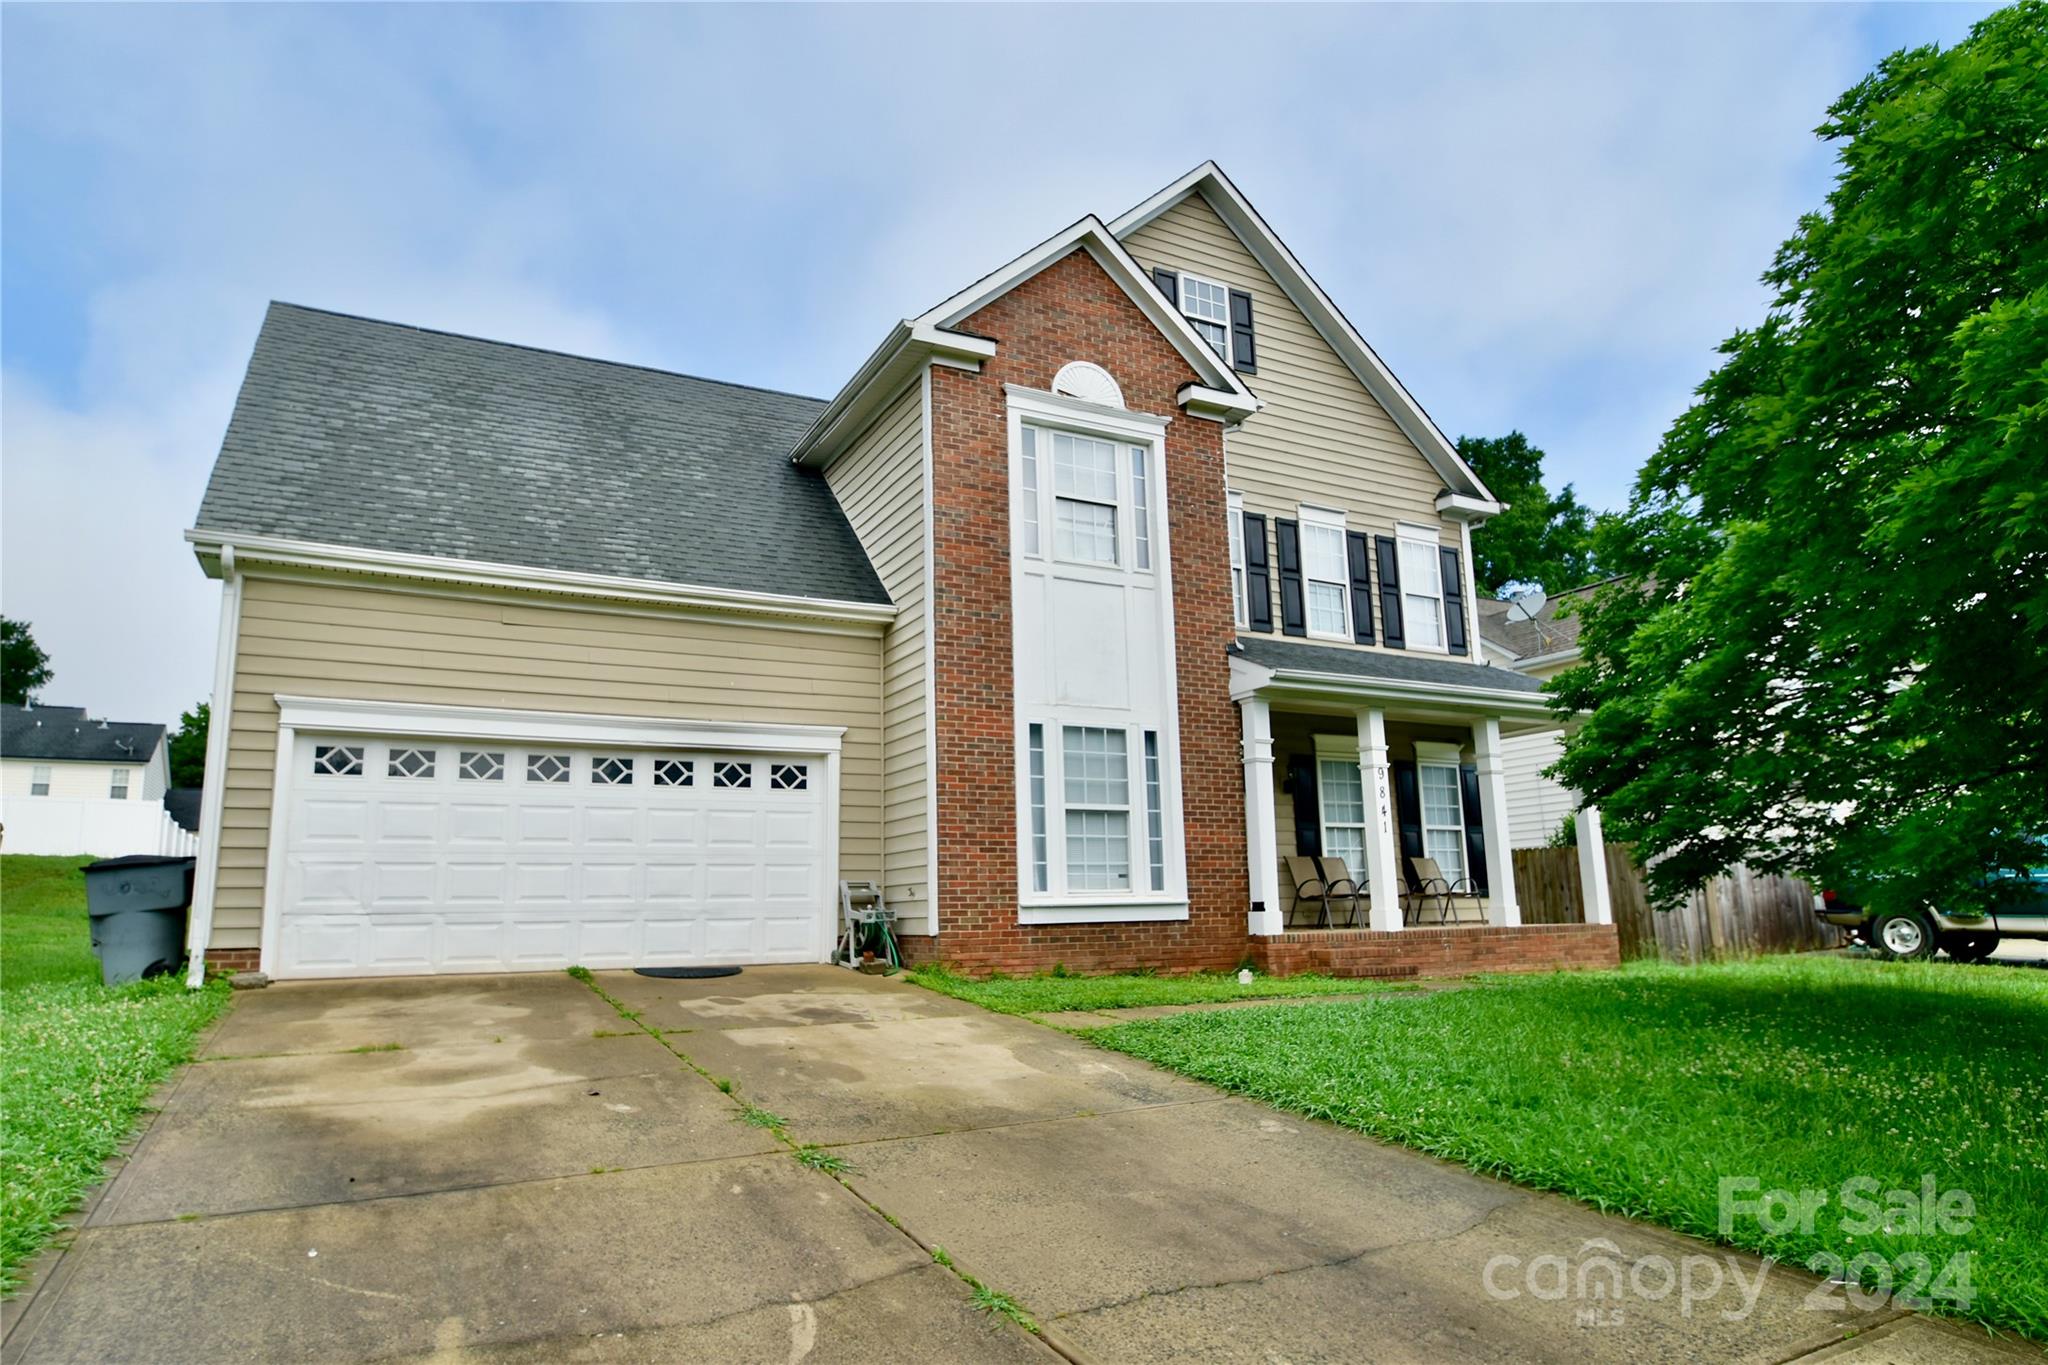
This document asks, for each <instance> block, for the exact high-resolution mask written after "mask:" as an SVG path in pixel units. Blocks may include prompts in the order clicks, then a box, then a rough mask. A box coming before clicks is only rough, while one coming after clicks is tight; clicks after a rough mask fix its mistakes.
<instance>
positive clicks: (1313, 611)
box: [1301, 507, 1351, 640]
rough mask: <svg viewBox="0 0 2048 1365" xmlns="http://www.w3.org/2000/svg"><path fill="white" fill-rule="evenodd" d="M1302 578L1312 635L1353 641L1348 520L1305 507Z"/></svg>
mask: <svg viewBox="0 0 2048 1365" xmlns="http://www.w3.org/2000/svg"><path fill="white" fill-rule="evenodd" d="M1301 576H1302V580H1303V582H1304V583H1305V584H1306V585H1307V597H1308V633H1309V634H1311V635H1321V636H1324V637H1326V638H1328V639H1332V640H1348V639H1350V638H1351V570H1350V568H1349V566H1348V565H1347V563H1346V561H1345V558H1344V520H1343V518H1342V517H1337V516H1333V515H1332V514H1330V513H1327V512H1324V513H1318V512H1316V511H1314V510H1313V509H1311V508H1306V507H1304V508H1303V509H1302V512H1301Z"/></svg>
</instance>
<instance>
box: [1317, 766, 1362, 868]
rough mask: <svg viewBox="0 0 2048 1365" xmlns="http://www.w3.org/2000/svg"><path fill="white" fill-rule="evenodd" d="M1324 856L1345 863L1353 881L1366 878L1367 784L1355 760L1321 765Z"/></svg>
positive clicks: (1319, 767) (1319, 770) (1319, 775)
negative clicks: (1339, 859)
mask: <svg viewBox="0 0 2048 1365" xmlns="http://www.w3.org/2000/svg"><path fill="white" fill-rule="evenodd" d="M1317 767H1318V772H1317V777H1318V778H1319V779H1320V787H1321V790H1320V791H1319V792H1318V796H1319V798H1320V801H1321V805H1322V816H1323V852H1324V854H1325V855H1327V856H1329V857H1332V858H1342V859H1343V860H1344V870H1345V871H1346V872H1347V873H1349V874H1350V875H1351V877H1352V879H1353V880H1355V881H1360V882H1361V884H1362V882H1363V879H1364V877H1365V782H1364V780H1363V779H1362V778H1361V777H1360V776H1359V772H1358V760H1357V759H1355V758H1325V759H1323V760H1321V761H1320V762H1319V763H1318V765H1317Z"/></svg>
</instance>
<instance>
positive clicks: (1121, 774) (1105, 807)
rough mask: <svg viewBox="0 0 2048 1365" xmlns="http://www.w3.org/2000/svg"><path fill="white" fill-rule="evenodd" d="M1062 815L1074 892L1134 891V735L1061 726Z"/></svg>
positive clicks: (1069, 885)
mask: <svg viewBox="0 0 2048 1365" xmlns="http://www.w3.org/2000/svg"><path fill="white" fill-rule="evenodd" d="M1060 768H1061V786H1062V791H1061V796H1062V798H1063V799H1062V800H1061V803H1060V804H1061V817H1062V823H1063V826H1064V831H1065V834H1066V839H1065V844H1066V866H1065V869H1064V870H1065V872H1066V878H1065V880H1066V886H1067V889H1068V890H1069V891H1128V890H1130V889H1131V754H1130V736H1129V735H1128V734H1126V733H1125V732H1124V731H1122V730H1112V729H1109V728H1107V727H1104V726H1094V725H1063V726H1061V727H1060Z"/></svg>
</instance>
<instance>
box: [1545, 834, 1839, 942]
mask: <svg viewBox="0 0 2048 1365" xmlns="http://www.w3.org/2000/svg"><path fill="white" fill-rule="evenodd" d="M1514 858H1515V899H1517V900H1518V901H1520V902H1521V905H1522V922H1523V923H1524V924H1583V923H1584V922H1585V919H1586V913H1585V908H1584V907H1585V897H1584V895H1583V894H1582V892H1581V889H1580V883H1579V851H1578V850H1577V849H1576V848H1518V849H1516V850H1515V851H1514ZM1607 891H1608V895H1609V897H1610V898H1611V899H1612V900H1613V902H1614V927H1615V931H1616V933H1617V934H1618V935H1619V937H1620V939H1621V955H1622V956H1623V957H1625V958H1630V957H1662V958H1666V959H1668V960H1670V961H1672V962H1701V961H1705V960H1707V959H1709V958H1715V957H1746V956H1752V955H1755V954H1759V953H1802V952H1809V951H1812V950H1814V949H1818V948H1838V947H1840V946H1841V945H1842V944H1843V943H1844V942H1846V941H1847V936H1846V935H1845V934H1843V932H1842V931H1841V930H1839V929H1837V928H1835V927H1834V926H1833V925H1831V924H1823V923H1822V922H1821V921H1820V920H1819V919H1818V918H1816V917H1815V915H1814V913H1813V891H1812V890H1811V889H1810V888H1809V887H1808V886H1807V885H1806V883H1805V882H1800V881H1794V880H1792V879H1791V878H1789V877H1769V876H1765V875H1763V874H1762V873H1758V872H1751V871H1750V870H1749V869H1748V868H1745V867H1738V868H1736V869H1735V870H1734V871H1733V872H1730V873H1729V874H1728V875H1727V876H1725V877H1716V878H1714V879H1713V880H1712V881H1710V882H1708V883H1707V884H1706V885H1705V886H1703V887H1701V888H1699V889H1698V890H1696V891H1694V892H1693V893H1692V895H1690V896H1688V897H1687V898H1686V901H1685V904H1683V905H1681V906H1679V907H1678V908H1676V909H1674V910H1669V911H1658V910H1652V909H1651V908H1650V900H1649V897H1648V895H1646V894H1645V892H1644V890H1643V874H1642V869H1641V868H1639V867H1637V866H1636V860H1635V858H1634V856H1633V855H1632V853H1631V851H1630V850H1629V848H1628V846H1627V845H1625V844H1609V845H1608V846H1607Z"/></svg>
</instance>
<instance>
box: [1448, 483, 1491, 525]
mask: <svg viewBox="0 0 2048 1365" xmlns="http://www.w3.org/2000/svg"><path fill="white" fill-rule="evenodd" d="M1436 510H1437V511H1438V512H1440V513H1442V514H1443V517H1444V520H1446V521H1462V522H1467V523H1469V524H1471V525H1473V526H1477V525H1478V524H1479V523H1481V522H1483V521H1487V520H1490V519H1491V518H1493V517H1497V516H1499V515H1500V514H1501V513H1503V512H1505V511H1507V510H1508V505H1507V504H1506V503H1504V502H1501V501H1499V500H1497V499H1495V498H1475V497H1473V496H1472V495H1471V494H1469V493H1453V492H1450V491H1449V490H1448V489H1447V490H1445V491H1444V492H1442V493H1439V494H1437V497H1436Z"/></svg>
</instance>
